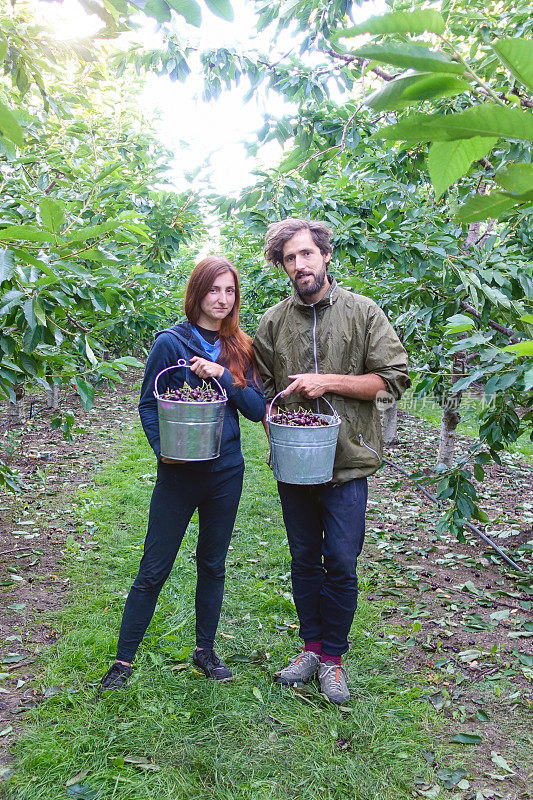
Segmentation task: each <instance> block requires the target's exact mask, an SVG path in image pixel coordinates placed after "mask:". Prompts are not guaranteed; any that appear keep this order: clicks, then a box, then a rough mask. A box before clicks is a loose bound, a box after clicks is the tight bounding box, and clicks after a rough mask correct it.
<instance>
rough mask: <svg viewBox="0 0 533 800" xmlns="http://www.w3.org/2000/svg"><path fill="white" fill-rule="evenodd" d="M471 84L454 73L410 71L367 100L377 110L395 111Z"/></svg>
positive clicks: (442, 95) (465, 87) (462, 90)
mask: <svg viewBox="0 0 533 800" xmlns="http://www.w3.org/2000/svg"><path fill="white" fill-rule="evenodd" d="M469 89H470V84H469V83H467V82H466V81H463V80H461V79H460V78H456V77H455V76H454V75H443V74H439V73H435V72H410V73H406V74H405V75H401V76H400V77H399V78H395V79H394V80H392V81H389V82H388V83H386V84H385V86H383V88H381V89H378V90H377V91H375V92H372V94H371V95H370V96H369V97H368V98H367V99H366V100H365V103H366V105H367V106H370V108H373V109H374V110H375V111H394V110H395V109H399V108H405V107H406V106H409V105H414V104H418V103H421V102H423V101H424V100H431V99H432V98H434V97H450V96H451V95H455V94H459V93H460V92H466V91H468V90H469Z"/></svg>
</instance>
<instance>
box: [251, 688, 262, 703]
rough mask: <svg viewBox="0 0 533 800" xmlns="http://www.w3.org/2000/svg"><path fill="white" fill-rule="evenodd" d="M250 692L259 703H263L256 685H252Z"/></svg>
mask: <svg viewBox="0 0 533 800" xmlns="http://www.w3.org/2000/svg"><path fill="white" fill-rule="evenodd" d="M252 694H253V696H254V697H255V699H256V700H259V702H260V703H264V702H265V701H264V700H263V695H262V694H261V692H260V691H259V689H258V688H257V686H254V688H253V689H252Z"/></svg>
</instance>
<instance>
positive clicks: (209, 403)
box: [155, 395, 228, 406]
mask: <svg viewBox="0 0 533 800" xmlns="http://www.w3.org/2000/svg"><path fill="white" fill-rule="evenodd" d="M155 399H156V400H157V401H158V402H161V403H183V405H185V406H215V405H217V403H219V404H220V405H226V403H227V402H228V398H227V397H223V398H222V399H221V400H174V399H173V398H172V397H163V395H159V396H157V395H156V396H155Z"/></svg>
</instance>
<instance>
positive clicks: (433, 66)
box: [351, 42, 465, 75]
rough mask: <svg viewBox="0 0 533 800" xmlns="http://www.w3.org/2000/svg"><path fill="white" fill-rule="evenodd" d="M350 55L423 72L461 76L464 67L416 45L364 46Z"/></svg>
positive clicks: (442, 54)
mask: <svg viewBox="0 0 533 800" xmlns="http://www.w3.org/2000/svg"><path fill="white" fill-rule="evenodd" d="M351 55H354V56H356V57H357V58H365V59H370V60H371V61H378V62H380V63H382V64H392V65H393V66H395V67H405V68H406V69H418V70H421V71H423V72H453V73H455V74H457V75H461V74H462V73H463V72H464V71H465V65H464V64H459V63H457V61H451V59H449V58H448V56H446V55H444V53H439V52H438V51H437V50H429V49H428V48H427V47H422V46H421V45H417V44H395V43H393V42H386V43H385V44H366V45H363V47H359V48H358V49H357V50H355V52H353V53H351Z"/></svg>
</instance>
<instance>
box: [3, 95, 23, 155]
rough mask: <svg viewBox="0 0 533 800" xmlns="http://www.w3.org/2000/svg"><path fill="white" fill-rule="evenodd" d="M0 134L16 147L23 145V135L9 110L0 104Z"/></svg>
mask: <svg viewBox="0 0 533 800" xmlns="http://www.w3.org/2000/svg"><path fill="white" fill-rule="evenodd" d="M0 133H2V134H3V135H4V136H5V137H6V138H7V139H10V140H11V141H12V142H14V143H15V144H16V145H18V147H22V146H23V145H24V133H23V131H22V128H21V127H20V125H19V124H18V122H17V120H16V119H15V116H14V114H13V112H12V111H11V109H9V108H8V107H7V106H6V105H4V104H3V103H1V102H0Z"/></svg>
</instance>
